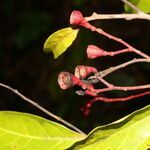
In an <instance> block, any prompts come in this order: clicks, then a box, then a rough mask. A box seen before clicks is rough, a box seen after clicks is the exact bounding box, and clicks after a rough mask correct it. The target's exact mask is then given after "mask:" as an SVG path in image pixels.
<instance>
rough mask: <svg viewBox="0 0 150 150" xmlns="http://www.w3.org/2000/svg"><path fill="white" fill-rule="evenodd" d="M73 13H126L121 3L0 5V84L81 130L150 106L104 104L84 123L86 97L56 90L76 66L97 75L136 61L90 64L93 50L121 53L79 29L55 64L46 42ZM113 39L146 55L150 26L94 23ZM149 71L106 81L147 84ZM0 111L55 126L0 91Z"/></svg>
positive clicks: (54, 0) (75, 0) (80, 0)
mask: <svg viewBox="0 0 150 150" xmlns="http://www.w3.org/2000/svg"><path fill="white" fill-rule="evenodd" d="M74 9H77V10H80V11H82V12H83V14H84V15H85V16H89V15H91V14H92V13H93V12H97V13H104V14H106V13H124V7H123V3H122V2H121V1H120V0H92V1H91V0H62V1H60V0H43V1H42V0H41V1H37V0H20V1H16V0H5V1H2V0H0V82H2V83H5V84H8V85H10V86H12V87H14V88H16V89H18V90H19V91H20V92H22V93H23V94H24V95H25V96H27V97H29V98H31V99H33V100H34V101H36V102H37V103H39V104H40V105H41V106H43V107H45V108H46V109H47V110H49V111H51V112H53V113H54V114H56V115H58V116H60V117H62V118H64V119H65V120H67V121H68V122H70V123H72V124H74V125H75V126H77V127H78V128H80V129H81V130H83V131H85V132H87V133H88V132H89V131H90V130H92V129H93V128H94V127H96V126H99V125H103V124H106V123H110V122H112V121H115V120H117V119H119V118H121V117H123V116H125V115H127V114H129V113H131V112H133V111H134V110H136V109H139V108H142V107H143V106H145V105H148V104H149V102H150V101H149V96H144V97H143V98H138V99H135V100H132V101H128V102H118V103H103V102H97V103H95V104H94V105H93V106H92V109H91V113H90V114H89V116H88V117H84V116H83V114H82V112H81V111H80V108H81V107H82V106H84V104H85V103H86V101H88V100H89V99H90V97H82V96H81V97H80V96H78V95H76V94H75V92H74V90H73V89H70V90H66V91H62V90H61V89H60V88H59V86H58V84H57V76H58V74H59V73H60V72H61V71H64V70H65V71H69V72H72V73H73V72H74V68H75V66H76V65H80V64H82V65H92V66H95V67H97V68H98V70H103V69H106V68H108V67H110V66H112V65H118V64H120V63H123V62H126V61H128V60H130V59H133V58H134V57H138V56H137V55H134V54H122V55H120V56H115V57H114V58H109V57H106V58H100V59H96V60H88V59H87V58H86V53H85V49H86V47H87V46H88V44H95V45H97V46H100V47H102V48H104V49H107V50H108V51H111V50H112V51H115V50H118V49H121V48H123V47H122V45H120V44H118V43H116V42H113V41H111V40H109V39H107V38H105V37H103V36H99V35H97V34H96V33H92V32H90V31H88V30H85V29H81V31H80V32H79V34H78V37H77V39H76V40H75V42H74V43H73V45H72V46H71V47H70V48H69V49H68V50H67V51H66V52H65V53H64V54H63V55H62V56H61V57H59V58H58V59H56V60H55V59H54V58H53V55H52V54H48V55H47V54H45V53H44V52H43V44H44V41H45V40H46V39H47V37H48V36H49V35H50V34H51V33H53V32H55V31H56V30H59V29H61V28H64V27H68V26H69V16H70V13H71V11H72V10H74ZM92 23H93V24H94V25H95V26H97V27H101V28H103V29H104V30H105V31H107V32H109V33H111V34H112V35H115V36H118V37H120V38H122V39H124V40H125V41H127V42H128V43H130V44H131V45H132V46H134V47H135V48H137V49H140V50H142V51H143V52H145V53H147V54H148V55H149V54H150V52H149V50H150V46H149V39H150V28H149V27H150V22H149V21H146V20H132V21H125V20H99V21H93V22H92ZM149 73H150V67H149V66H148V64H145V63H141V64H135V65H132V66H129V67H128V68H126V69H122V70H120V71H117V72H115V73H113V74H112V75H109V76H108V77H107V78H106V79H107V80H108V81H110V82H112V83H114V84H116V85H140V84H146V83H149V81H150V79H149ZM132 93H136V92H116V91H114V92H109V93H106V94H105V96H107V97H118V96H127V95H128V94H132ZM0 110H10V111H19V112H28V113H32V114H36V115H40V116H42V117H45V118H47V119H50V120H53V118H50V117H49V116H47V115H45V114H44V113H43V112H41V111H40V110H38V109H37V108H35V107H34V106H32V105H31V104H28V103H27V102H24V101H23V100H22V99H21V98H19V97H18V96H16V95H14V94H13V93H12V92H9V91H8V90H6V89H2V88H0Z"/></svg>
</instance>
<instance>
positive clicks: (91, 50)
mask: <svg viewBox="0 0 150 150" xmlns="http://www.w3.org/2000/svg"><path fill="white" fill-rule="evenodd" d="M106 55H107V52H106V51H104V50H103V49H101V48H99V47H97V46H95V45H89V46H88V47H87V57H88V58H89V59H94V58H97V57H101V56H106Z"/></svg>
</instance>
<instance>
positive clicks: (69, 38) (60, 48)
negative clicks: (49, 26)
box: [44, 27, 79, 58]
mask: <svg viewBox="0 0 150 150" xmlns="http://www.w3.org/2000/svg"><path fill="white" fill-rule="evenodd" d="M78 31H79V29H72V28H71V27H68V28H64V29H61V30H58V31H56V32H55V33H53V34H52V35H50V36H49V37H48V39H47V40H46V41H45V43H44V51H45V52H52V53H53V54H54V58H58V57H59V56H60V55H61V54H62V53H63V52H65V51H66V50H67V48H68V47H69V46H70V45H71V44H72V42H73V41H74V40H75V38H76V36H77V34H78Z"/></svg>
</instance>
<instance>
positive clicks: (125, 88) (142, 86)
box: [93, 84, 150, 93]
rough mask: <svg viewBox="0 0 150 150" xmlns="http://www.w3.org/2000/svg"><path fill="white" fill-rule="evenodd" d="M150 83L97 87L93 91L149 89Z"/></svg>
mask: <svg viewBox="0 0 150 150" xmlns="http://www.w3.org/2000/svg"><path fill="white" fill-rule="evenodd" d="M149 88H150V84H145V85H139V86H115V85H114V86H112V87H108V88H103V89H95V90H93V92H96V93H103V92H108V91H113V90H117V91H134V90H142V89H149Z"/></svg>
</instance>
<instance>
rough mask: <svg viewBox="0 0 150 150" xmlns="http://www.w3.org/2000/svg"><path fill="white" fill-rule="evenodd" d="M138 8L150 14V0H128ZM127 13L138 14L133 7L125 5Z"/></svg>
mask: <svg viewBox="0 0 150 150" xmlns="http://www.w3.org/2000/svg"><path fill="white" fill-rule="evenodd" d="M128 1H130V2H131V3H132V4H133V5H135V6H136V7H137V8H139V9H140V10H141V11H143V12H145V13H150V0H128ZM125 11H126V12H129V13H136V11H135V10H133V9H132V8H131V7H129V6H128V5H126V4H125Z"/></svg>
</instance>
